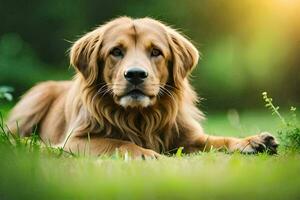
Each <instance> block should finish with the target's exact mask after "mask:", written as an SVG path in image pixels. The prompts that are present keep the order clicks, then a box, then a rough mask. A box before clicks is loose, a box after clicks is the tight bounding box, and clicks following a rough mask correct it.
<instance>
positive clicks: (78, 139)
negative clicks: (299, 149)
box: [8, 17, 278, 158]
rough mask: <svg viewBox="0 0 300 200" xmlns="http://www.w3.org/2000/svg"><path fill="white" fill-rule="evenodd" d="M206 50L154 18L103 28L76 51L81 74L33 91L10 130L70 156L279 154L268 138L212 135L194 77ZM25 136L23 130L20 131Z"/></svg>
mask: <svg viewBox="0 0 300 200" xmlns="http://www.w3.org/2000/svg"><path fill="white" fill-rule="evenodd" d="M198 59H199V52H198V50H197V49H196V48H195V46H194V45H193V44H192V43H191V42H190V41H189V39H187V38H186V37H185V36H183V35H182V34H180V33H179V32H178V31H176V30H174V29H173V28H171V27H170V26H167V25H165V24H164V23H162V22H160V21H157V20H154V19H151V18H138V19H133V18H129V17H120V18H116V19H114V20H112V21H109V22H107V23H106V24H104V25H102V26H100V27H97V28H96V29H94V30H93V31H91V32H89V33H87V34H85V35H84V36H83V37H81V38H80V39H79V40H77V41H76V42H75V43H74V44H73V45H72V47H71V49H70V63H71V65H72V66H73V67H74V68H75V71H76V75H75V77H74V79H73V80H72V81H57V82H56V81H49V82H44V83H40V84H38V85H36V86H35V87H33V88H32V89H31V90H29V91H28V92H27V93H26V94H25V96H23V97H22V99H21V100H20V102H18V103H17V104H16V106H15V107H14V108H13V110H12V111H11V114H10V117H9V120H8V127H9V129H10V130H11V131H12V132H19V134H20V135H21V136H29V135H30V134H31V133H32V131H33V129H34V127H38V133H39V135H40V137H41V139H42V140H43V141H47V142H50V143H51V144H52V145H55V146H59V147H63V148H64V149H65V150H66V151H71V152H78V153H82V152H89V153H90V155H94V156H100V155H112V154H114V153H115V152H116V150H117V151H119V152H120V153H122V154H125V153H128V154H129V155H131V156H132V157H134V158H140V157H143V158H145V157H146V158H157V157H160V155H162V154H167V153H172V152H173V153H174V152H176V150H177V149H178V148H179V147H183V151H184V152H185V153H193V152H198V151H208V150H210V149H211V148H215V149H227V150H228V151H229V152H235V151H238V152H242V153H258V152H263V151H267V152H269V153H271V154H274V153H276V152H277V147H278V142H277V141H276V139H275V138H274V137H273V136H272V135H271V134H269V133H266V132H264V133H261V134H258V135H254V136H251V137H247V138H235V137H221V136H209V135H207V134H205V133H204V131H203V129H202V127H201V124H200V122H201V120H203V119H204V116H203V113H202V112H201V111H200V110H199V109H198V108H197V106H196V104H197V102H198V97H197V95H196V93H195V91H194V89H193V88H192V86H191V85H190V83H189V80H188V77H189V75H190V73H191V71H192V70H193V69H194V68H195V66H196V65H197V63H198ZM17 130H18V131H17Z"/></svg>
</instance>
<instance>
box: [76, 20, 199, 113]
mask: <svg viewBox="0 0 300 200" xmlns="http://www.w3.org/2000/svg"><path fill="white" fill-rule="evenodd" d="M198 57H199V56H198V51H197V49H196V48H195V47H194V46H193V45H192V44H191V42H189V41H188V40H187V39H186V38H185V37H183V36H182V35H180V34H179V33H178V32H177V31H175V30H174V29H172V28H170V27H168V26H166V25H164V24H162V23H160V22H158V21H156V20H153V19H150V18H142V19H131V18H127V17H121V18H117V19H115V20H113V21H110V22H108V23H107V24H105V25H103V26H100V27H99V28H97V29H95V30H94V31H92V32H89V33H87V34H86V35H84V36H83V37H82V38H80V39H79V40H78V41H76V42H75V43H74V45H73V47H72V48H71V64H72V65H73V66H74V67H75V68H76V70H77V71H78V72H79V73H80V74H81V75H82V76H83V78H84V80H85V82H86V84H87V85H98V87H99V88H98V92H99V95H111V96H112V97H113V100H114V102H115V103H116V104H118V105H121V106H123V107H125V108H126V107H148V106H151V105H154V104H155V103H156V102H157V99H158V98H159V96H162V95H169V96H170V95H172V94H169V93H170V90H172V88H176V89H178V88H180V87H181V85H182V84H183V82H184V80H185V79H186V77H187V76H188V74H189V73H190V72H191V70H192V69H193V67H194V66H195V65H196V64H197V62H198ZM168 87H169V88H168Z"/></svg>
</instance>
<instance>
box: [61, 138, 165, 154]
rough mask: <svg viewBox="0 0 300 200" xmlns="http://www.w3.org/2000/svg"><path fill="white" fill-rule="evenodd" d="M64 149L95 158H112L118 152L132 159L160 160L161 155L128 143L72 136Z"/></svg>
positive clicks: (65, 143) (64, 145)
mask: <svg viewBox="0 0 300 200" xmlns="http://www.w3.org/2000/svg"><path fill="white" fill-rule="evenodd" d="M62 146H63V147H64V149H65V150H66V151H69V152H73V153H79V154H89V155H93V156H100V155H108V156H111V155H113V154H114V153H116V151H118V152H119V153H120V154H121V155H125V154H126V153H128V154H129V156H131V157H132V158H145V159H147V158H158V157H159V156H160V154H158V153H156V152H155V151H152V150H150V149H145V148H142V147H140V146H138V145H135V144H133V143H131V142H128V141H123V140H117V139H110V138H101V137H96V136H91V137H90V138H89V137H84V136H72V137H70V138H69V139H67V140H66V141H65V142H64V144H62Z"/></svg>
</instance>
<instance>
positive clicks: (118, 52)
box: [110, 47, 123, 57]
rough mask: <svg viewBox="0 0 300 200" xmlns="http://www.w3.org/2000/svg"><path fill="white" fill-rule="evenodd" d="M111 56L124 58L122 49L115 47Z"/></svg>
mask: <svg viewBox="0 0 300 200" xmlns="http://www.w3.org/2000/svg"><path fill="white" fill-rule="evenodd" d="M110 54H111V55H113V56H115V57H123V52H122V50H121V49H120V48H118V47H115V48H113V49H112V50H111V52H110Z"/></svg>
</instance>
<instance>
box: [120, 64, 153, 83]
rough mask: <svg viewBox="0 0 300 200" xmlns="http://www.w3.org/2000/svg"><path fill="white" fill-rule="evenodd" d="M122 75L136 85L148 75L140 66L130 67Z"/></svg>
mask: <svg viewBox="0 0 300 200" xmlns="http://www.w3.org/2000/svg"><path fill="white" fill-rule="evenodd" d="M124 77H125V79H126V80H127V81H129V82H130V83H132V84H134V85H138V84H141V83H142V82H144V80H145V79H146V78H147V77H148V72H147V71H146V70H144V69H143V68H140V67H132V68H129V69H128V70H127V71H125V73H124Z"/></svg>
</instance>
